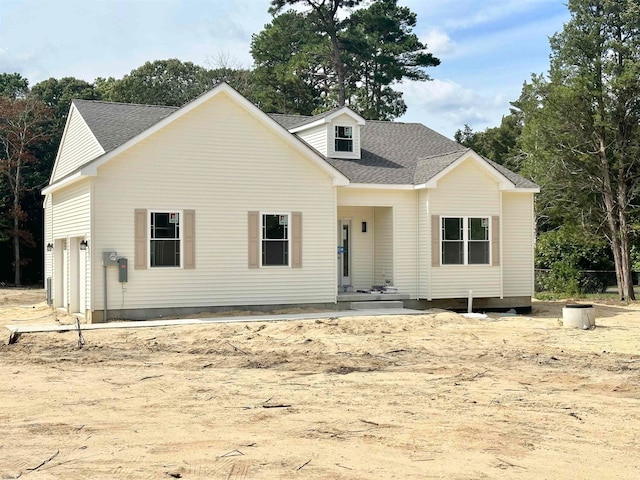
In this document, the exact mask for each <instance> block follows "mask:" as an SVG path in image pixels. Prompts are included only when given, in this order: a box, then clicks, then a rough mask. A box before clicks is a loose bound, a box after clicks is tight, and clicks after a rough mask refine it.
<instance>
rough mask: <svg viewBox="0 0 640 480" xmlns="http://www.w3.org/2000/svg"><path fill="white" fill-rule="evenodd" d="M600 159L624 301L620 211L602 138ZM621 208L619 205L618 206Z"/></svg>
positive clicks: (610, 230)
mask: <svg viewBox="0 0 640 480" xmlns="http://www.w3.org/2000/svg"><path fill="white" fill-rule="evenodd" d="M598 157H599V158H600V171H601V178H602V192H601V193H602V200H603V203H604V206H605V213H606V220H607V226H608V227H609V243H610V244H611V251H612V253H613V262H614V265H615V269H616V284H617V286H618V297H619V298H620V300H624V299H625V297H626V289H625V280H624V275H623V265H624V259H623V258H622V249H621V248H620V228H619V227H620V225H619V224H618V221H619V218H620V215H619V214H620V213H621V212H620V210H619V209H616V199H615V197H614V194H613V187H612V185H611V171H610V169H609V161H608V158H607V151H606V147H605V142H604V140H603V139H602V137H601V138H600V148H599V151H598ZM618 207H619V205H618Z"/></svg>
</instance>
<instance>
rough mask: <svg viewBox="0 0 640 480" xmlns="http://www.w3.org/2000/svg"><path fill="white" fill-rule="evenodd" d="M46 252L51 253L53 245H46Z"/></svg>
mask: <svg viewBox="0 0 640 480" xmlns="http://www.w3.org/2000/svg"><path fill="white" fill-rule="evenodd" d="M47 252H53V243H47Z"/></svg>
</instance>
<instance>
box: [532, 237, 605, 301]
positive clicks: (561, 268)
mask: <svg viewBox="0 0 640 480" xmlns="http://www.w3.org/2000/svg"><path fill="white" fill-rule="evenodd" d="M536 268H538V269H545V270H547V271H546V272H539V274H538V275H537V276H536V290H537V291H549V292H553V293H564V294H568V295H578V294H583V293H602V292H604V291H605V290H606V288H607V283H608V282H607V274H598V273H596V274H594V273H588V272H585V270H611V269H612V268H613V261H612V259H611V250H610V248H609V245H608V244H607V243H606V242H605V241H604V240H603V239H602V238H599V237H596V236H595V235H592V234H590V233H587V232H584V231H578V230H575V229H571V228H568V227H561V228H559V229H558V230H554V231H550V232H545V233H542V234H541V235H540V236H539V237H538V241H537V244H536Z"/></svg>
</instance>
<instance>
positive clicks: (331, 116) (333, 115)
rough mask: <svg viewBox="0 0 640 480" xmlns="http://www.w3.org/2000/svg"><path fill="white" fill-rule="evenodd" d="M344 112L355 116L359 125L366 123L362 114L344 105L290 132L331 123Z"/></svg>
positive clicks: (352, 116)
mask: <svg viewBox="0 0 640 480" xmlns="http://www.w3.org/2000/svg"><path fill="white" fill-rule="evenodd" d="M343 114H347V115H349V116H350V117H351V118H353V119H354V120H355V121H356V123H357V124H358V125H364V124H365V123H366V122H365V119H364V118H362V117H361V116H360V115H358V114H357V113H356V112H354V111H353V110H351V109H350V108H349V107H342V108H339V109H338V110H336V111H335V112H331V113H330V114H329V115H327V116H325V117H322V118H319V119H318V120H316V121H314V122H311V123H306V124H304V125H301V126H299V127H295V128H292V129H290V130H289V132H290V133H298V132H303V131H305V130H308V129H310V128H314V127H318V126H320V125H324V124H326V123H331V122H332V121H333V119H334V118H337V117H339V116H340V115H343Z"/></svg>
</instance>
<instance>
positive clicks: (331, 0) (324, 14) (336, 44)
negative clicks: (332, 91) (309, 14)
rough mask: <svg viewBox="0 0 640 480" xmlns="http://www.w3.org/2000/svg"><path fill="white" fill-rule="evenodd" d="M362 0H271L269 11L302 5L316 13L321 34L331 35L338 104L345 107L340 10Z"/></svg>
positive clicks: (277, 11)
mask: <svg viewBox="0 0 640 480" xmlns="http://www.w3.org/2000/svg"><path fill="white" fill-rule="evenodd" d="M361 2H362V0H271V8H270V9H269V12H270V13H272V14H273V15H277V14H278V13H280V12H282V10H283V9H284V8H285V7H286V6H295V5H302V6H305V7H307V8H309V9H311V11H313V13H314V17H313V18H314V19H315V20H316V22H317V23H316V28H317V29H318V32H319V33H321V34H325V35H327V36H328V37H329V41H330V43H331V53H332V63H333V70H334V72H335V74H336V76H337V83H336V87H337V93H338V106H340V107H343V106H344V105H345V102H346V98H347V95H346V91H347V72H346V69H345V65H344V58H343V55H344V54H343V49H344V47H343V45H342V40H341V38H340V30H341V28H342V21H341V20H340V18H339V15H338V12H340V11H341V9H345V8H352V7H355V6H357V5H359V4H360V3H361Z"/></svg>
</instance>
